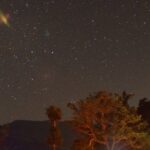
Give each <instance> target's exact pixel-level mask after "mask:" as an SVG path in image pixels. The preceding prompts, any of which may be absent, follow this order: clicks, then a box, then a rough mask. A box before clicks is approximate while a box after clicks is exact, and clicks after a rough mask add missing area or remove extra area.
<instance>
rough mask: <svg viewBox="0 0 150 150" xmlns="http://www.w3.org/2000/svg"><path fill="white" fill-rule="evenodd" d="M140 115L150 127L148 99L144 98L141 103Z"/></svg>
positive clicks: (139, 107)
mask: <svg viewBox="0 0 150 150" xmlns="http://www.w3.org/2000/svg"><path fill="white" fill-rule="evenodd" d="M138 113H139V114H140V115H141V116H142V118H143V119H144V120H146V121H147V122H148V124H149V127H150V101H149V100H148V99H147V98H143V99H141V100H140V102H139V106H138Z"/></svg>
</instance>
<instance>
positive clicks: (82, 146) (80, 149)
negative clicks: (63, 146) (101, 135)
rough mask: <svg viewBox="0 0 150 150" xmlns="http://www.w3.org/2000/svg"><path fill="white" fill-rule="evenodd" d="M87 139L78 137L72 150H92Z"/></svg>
mask: <svg viewBox="0 0 150 150" xmlns="http://www.w3.org/2000/svg"><path fill="white" fill-rule="evenodd" d="M87 142H88V141H87V139H86V138H82V139H81V138H80V139H76V140H75V141H74V142H73V145H72V146H71V150H91V149H90V148H88V147H87V144H88V143H87Z"/></svg>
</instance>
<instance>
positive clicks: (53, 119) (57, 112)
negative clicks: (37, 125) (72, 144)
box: [46, 106, 62, 150]
mask: <svg viewBox="0 0 150 150" xmlns="http://www.w3.org/2000/svg"><path fill="white" fill-rule="evenodd" d="M46 114H47V116H48V118H49V120H50V134H49V137H48V144H49V145H50V146H51V147H52V149H53V150H56V149H57V147H58V146H59V145H60V144H61V143H62V137H61V132H60V130H59V128H58V126H57V124H58V121H60V120H61V116H62V113H61V109H60V108H58V107H55V106H50V107H49V108H48V109H47V111H46Z"/></svg>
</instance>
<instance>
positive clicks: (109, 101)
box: [68, 92, 146, 150]
mask: <svg viewBox="0 0 150 150" xmlns="http://www.w3.org/2000/svg"><path fill="white" fill-rule="evenodd" d="M68 107H69V108H71V109H72V110H73V122H74V127H75V128H76V130H77V131H78V132H80V133H82V134H84V135H85V136H86V137H87V138H88V139H89V140H88V144H87V147H90V148H91V150H94V147H95V144H103V145H104V146H105V147H106V149H107V150H114V149H115V148H117V149H118V150H121V149H122V148H129V147H130V148H134V149H140V148H141V147H142V143H141V139H142V138H144V136H145V131H144V129H145V126H146V125H145V123H144V122H143V121H142V119H141V117H140V116H139V115H137V112H136V109H133V108H132V109H131V108H130V107H127V105H125V104H124V97H123V96H122V95H121V96H119V95H118V94H111V93H108V92H98V93H97V94H96V95H94V96H92V95H90V96H89V97H87V98H86V99H83V100H79V101H76V102H75V103H69V104H68Z"/></svg>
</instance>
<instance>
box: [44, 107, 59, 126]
mask: <svg viewBox="0 0 150 150" xmlns="http://www.w3.org/2000/svg"><path fill="white" fill-rule="evenodd" d="M46 114H47V116H48V118H49V120H50V122H51V126H53V127H54V128H55V127H56V126H57V122H58V121H60V120H61V117H62V113H61V109H60V108H59V107H56V106H50V107H49V108H48V109H47V111H46Z"/></svg>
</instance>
